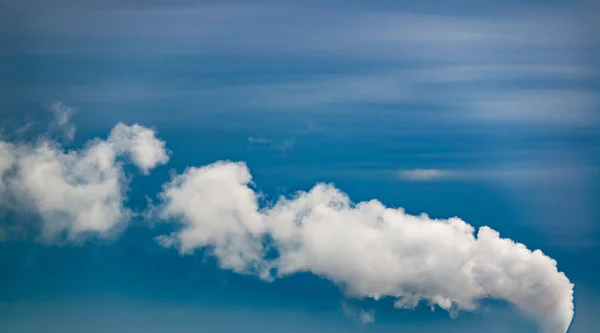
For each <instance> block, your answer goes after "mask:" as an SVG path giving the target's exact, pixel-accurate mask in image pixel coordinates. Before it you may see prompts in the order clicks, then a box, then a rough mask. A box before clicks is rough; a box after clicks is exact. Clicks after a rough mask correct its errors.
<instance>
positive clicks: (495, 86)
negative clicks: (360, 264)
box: [0, 0, 600, 333]
mask: <svg viewBox="0 0 600 333" xmlns="http://www.w3.org/2000/svg"><path fill="white" fill-rule="evenodd" d="M2 8H4V9H2ZM599 10H600V6H599V4H598V2H597V1H570V2H560V1H503V2H502V3H501V4H499V3H498V2H493V1H477V2H475V1H461V0H458V1H443V0H438V1H426V2H422V3H420V4H419V5H416V4H414V3H411V2H408V1H398V2H392V1H323V2H317V1H309V2H302V1H285V2H276V1H224V2H220V1H219V2H217V1H174V2H172V1H166V0H165V1H162V0H154V1H149V2H143V1H135V0H125V1H102V2H94V1H73V0H57V1H41V0H27V1H9V0H0V139H1V140H3V141H4V142H12V143H25V142H29V143H34V142H38V141H39V140H40V137H43V138H49V140H56V141H57V142H59V143H60V144H61V145H62V147H64V148H65V149H73V150H77V149H82V148H83V147H86V145H89V142H90V141H89V140H92V139H94V138H101V139H104V138H106V137H107V136H108V135H109V133H110V131H111V129H112V128H113V127H114V126H115V125H116V124H117V123H119V122H122V123H125V124H133V123H138V124H140V125H143V126H147V127H149V128H152V129H154V130H155V132H156V135H157V137H159V138H160V139H161V140H164V141H165V142H166V148H167V149H168V150H169V151H170V155H169V157H170V160H169V162H168V163H166V164H165V165H160V166H158V167H156V168H155V169H153V170H152V171H151V172H150V173H149V174H148V175H144V174H142V173H141V172H139V171H137V170H134V168H131V170H130V169H127V167H126V169H125V172H126V174H127V177H128V178H130V182H129V184H128V186H127V191H126V201H125V203H124V205H125V206H126V207H128V208H129V209H131V210H132V211H134V212H136V213H139V214H137V215H134V216H133V217H132V218H131V219H130V221H128V222H127V223H128V224H127V225H128V227H127V228H122V229H121V230H120V231H119V232H118V233H116V234H113V235H111V236H110V237H107V238H104V237H90V238H87V239H85V240H84V241H80V242H74V243H73V242H66V243H65V242H45V241H41V240H40V239H39V238H38V237H36V236H35V235H36V234H35V232H36V231H35V230H36V227H37V226H39V225H40V223H41V222H40V217H39V216H36V214H35V213H33V214H28V213H27V214H22V212H21V211H20V210H19V209H16V210H15V209H14V207H12V206H10V205H3V204H2V202H0V229H3V228H4V229H6V230H9V229H10V227H11V226H15V225H20V224H23V225H27V226H32V228H33V232H32V233H31V234H28V235H27V236H26V237H11V235H10V233H9V232H0V332H3V333H28V332H48V333H52V332H60V333H70V332H73V333H75V332H90V333H96V332H98V333H105V332H111V333H112V332H114V333H121V332H123V333H124V332H128V333H129V332H148V333H158V332H176V333H179V332H181V333H186V332H214V333H225V332H249V333H251V332H261V333H275V332H290V333H295V332H315V333H316V332H328V333H329V332H331V333H333V332H365V333H366V332H423V333H430V332H431V333H433V332H489V333H503V332H516V333H528V332H538V331H539V325H538V324H537V323H536V321H535V320H534V319H532V318H531V317H530V316H528V315H526V314H524V313H522V312H521V311H520V310H518V309H516V308H515V307H514V306H511V305H510V304H507V303H506V302H503V301H502V300H483V301H482V304H481V306H480V307H479V308H478V309H477V310H475V311H473V312H468V311H464V312H460V313H458V316H457V317H456V318H452V317H451V316H450V315H449V314H448V312H446V311H444V310H443V309H440V308H436V309H435V311H432V310H431V309H430V308H429V307H428V306H427V305H426V304H423V305H421V306H419V307H417V308H416V309H414V310H412V309H395V308H394V300H393V299H391V298H383V299H381V300H377V301H376V300H374V299H370V298H365V299H356V298H352V297H349V296H348V295H346V294H345V293H344V292H343V289H342V288H341V287H340V286H338V285H336V284H335V283H333V282H331V281H329V280H327V279H325V278H323V277H320V276H318V274H311V273H310V272H306V273H297V274H294V275H292V276H289V277H285V278H283V279H278V280H275V281H273V282H264V281H261V280H260V279H259V278H257V277H255V276H252V275H243V274H242V275H240V274H236V273H234V272H232V271H230V270H226V269H221V268H220V267H219V265H218V260H216V259H215V257H214V256H213V255H211V252H210V250H209V249H197V250H196V251H195V252H194V253H193V254H191V255H185V256H182V255H180V254H179V253H178V252H177V251H176V250H175V249H173V248H165V247H162V246H161V245H159V244H158V243H157V242H156V241H155V239H154V237H155V236H157V235H161V234H164V233H165V232H166V231H168V230H171V229H173V228H176V226H173V225H171V224H165V223H161V222H160V221H158V220H157V218H156V217H155V216H153V215H152V214H146V213H148V212H149V211H150V210H151V208H152V206H153V205H157V204H159V202H160V200H161V199H160V197H159V196H158V193H160V192H161V191H162V190H163V184H164V183H165V182H168V181H169V180H170V179H171V177H172V176H173V175H175V174H179V173H182V172H183V171H184V170H185V169H186V168H187V167H192V166H196V167H200V166H204V165H208V164H211V163H213V162H216V161H219V160H231V161H245V162H246V163H247V165H248V168H249V170H250V172H251V173H252V176H253V181H254V184H253V186H254V187H255V188H256V189H257V191H259V192H260V193H262V194H263V195H264V198H265V199H266V200H267V201H269V200H276V199H277V198H278V197H279V196H281V195H283V196H293V195H294V193H296V192H297V191H307V190H310V189H311V188H312V187H313V186H314V185H315V184H316V183H318V182H325V183H333V184H334V185H335V186H336V187H337V188H339V189H340V190H341V191H343V192H345V193H347V194H348V196H349V197H350V198H351V200H352V201H353V202H355V203H357V202H361V201H366V200H371V199H378V200H380V201H381V202H382V203H383V204H385V205H386V206H390V207H402V208H404V209H405V210H406V211H407V212H408V213H410V214H414V215H418V214H420V213H426V214H428V215H429V216H430V217H432V218H444V219H445V218H450V217H454V216H458V217H460V218H461V219H463V220H464V221H466V222H467V223H469V224H471V225H473V226H475V227H480V226H489V227H491V228H493V229H495V230H497V231H499V232H500V234H501V236H502V237H506V238H510V239H512V240H514V241H516V242H520V243H523V244H525V245H526V246H527V247H528V248H529V249H541V250H542V251H543V252H544V254H546V255H548V256H550V257H551V258H553V259H555V260H556V261H557V263H558V264H557V266H558V269H559V271H561V272H564V273H565V274H566V276H567V277H568V278H569V280H570V281H571V282H572V283H574V284H575V288H574V290H575V316H574V320H573V323H572V326H571V328H570V330H569V332H570V333H586V332H593V331H595V330H596V328H597V327H600V316H599V315H600V312H599V310H598V309H599V308H600V208H599V207H600V205H598V203H599V202H600V177H599V175H600V173H599V172H598V171H599V169H598V168H599V167H600V152H599V149H600V138H599V137H598V133H600V131H599V126H598V125H599V123H598V120H599V119H600V118H599V115H600V110H599V103H598V96H599V95H598V92H599V91H600V90H599V88H600V71H599V68H598V61H597V59H598V58H599V56H600V52H599V51H600V25H598V23H597V22H596V21H597V20H596V18H597V17H596V16H597V15H594V13H598V12H599ZM56 101H60V102H62V103H64V104H65V105H68V106H70V107H72V108H73V109H74V110H75V112H74V113H73V114H72V117H71V118H70V119H69V122H70V124H73V125H74V128H75V136H74V138H73V139H72V140H64V138H62V137H59V135H58V134H57V131H55V130H54V129H53V127H52V126H51V123H52V122H53V121H55V120H53V115H52V113H51V112H49V110H50V109H51V105H53V104H52V103H55V102H56ZM0 148H1V147H0ZM1 156H2V155H0V157H1ZM0 171H1V169H0ZM1 176H2V173H0V177H1ZM1 179H2V178H0V180H1ZM0 185H2V182H0ZM2 186H3V185H2ZM0 200H3V196H2V187H1V186H0ZM363 312H364V313H366V312H369V313H373V314H374V318H373V320H372V321H373V322H370V321H366V322H365V321H364V320H361V319H360V318H358V317H357V314H360V313H363ZM548 333H554V332H548Z"/></svg>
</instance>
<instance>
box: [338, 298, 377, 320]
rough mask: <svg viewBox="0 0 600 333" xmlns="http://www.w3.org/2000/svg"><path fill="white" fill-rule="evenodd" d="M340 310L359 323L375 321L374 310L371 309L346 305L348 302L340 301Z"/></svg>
mask: <svg viewBox="0 0 600 333" xmlns="http://www.w3.org/2000/svg"><path fill="white" fill-rule="evenodd" d="M342 312H343V313H344V314H345V315H346V316H348V317H350V318H352V320H354V321H355V322H357V323H360V324H372V323H374V322H375V311H373V310H368V311H367V310H364V309H356V308H353V307H352V306H350V305H348V303H346V302H342Z"/></svg>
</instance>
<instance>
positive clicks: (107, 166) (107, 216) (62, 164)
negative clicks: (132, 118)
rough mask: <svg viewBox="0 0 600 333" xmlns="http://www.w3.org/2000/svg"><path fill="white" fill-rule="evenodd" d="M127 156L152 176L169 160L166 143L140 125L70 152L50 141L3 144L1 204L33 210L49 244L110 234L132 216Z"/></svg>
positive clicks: (0, 145)
mask: <svg viewBox="0 0 600 333" xmlns="http://www.w3.org/2000/svg"><path fill="white" fill-rule="evenodd" d="M122 157H129V160H131V162H133V163H134V164H135V165H136V166H138V167H139V168H140V170H142V172H144V173H147V172H148V170H150V169H152V168H154V167H155V166H157V165H159V164H164V163H166V162H167V161H168V154H167V152H166V150H165V147H164V142H163V141H161V140H159V139H157V138H156V137H155V133H154V131H152V130H151V129H148V128H145V127H143V126H139V125H137V124H136V125H133V126H127V125H124V124H118V125H117V126H115V128H114V129H113V130H112V132H111V134H110V136H109V137H108V138H107V139H106V140H101V139H94V140H91V141H89V142H88V143H87V144H86V145H85V147H84V148H82V149H80V150H65V149H64V148H63V147H62V146H61V145H60V144H58V143H57V142H54V141H52V140H49V139H40V141H38V142H37V143H35V144H25V143H8V142H4V141H0V204H4V205H6V206H11V207H12V208H16V209H19V210H26V211H32V212H34V213H35V214H36V215H39V217H40V218H41V220H42V222H43V223H42V234H43V237H44V238H45V239H54V238H55V237H57V236H59V235H61V234H65V236H66V238H67V239H68V240H78V239H80V238H81V237H83V236H85V235H87V234H89V233H95V234H98V235H106V234H108V233H109V232H111V231H113V230H114V228H115V227H116V226H117V225H118V224H119V222H124V221H126V220H127V219H128V218H129V216H130V212H129V210H127V209H126V208H125V207H124V205H123V204H124V201H125V197H124V192H125V191H126V189H127V185H128V184H127V180H126V178H125V175H124V172H123V167H122V166H123V162H124V161H125V160H123V159H122Z"/></svg>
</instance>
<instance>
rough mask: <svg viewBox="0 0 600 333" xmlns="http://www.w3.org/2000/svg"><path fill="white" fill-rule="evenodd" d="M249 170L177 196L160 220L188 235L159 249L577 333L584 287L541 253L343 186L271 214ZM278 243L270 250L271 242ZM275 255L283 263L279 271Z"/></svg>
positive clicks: (218, 171) (179, 180)
mask: <svg viewBox="0 0 600 333" xmlns="http://www.w3.org/2000/svg"><path fill="white" fill-rule="evenodd" d="M251 179H252V177H251V175H250V172H249V170H248V168H247V167H246V165H245V164H244V163H232V162H217V163H214V164H212V165H208V166H205V167H201V168H195V167H191V168H189V169H187V170H186V171H185V172H184V173H183V174H181V175H178V176H175V177H174V179H173V180H172V181H171V182H169V183H167V184H165V186H164V191H163V193H162V194H161V199H162V200H163V202H162V206H161V207H160V210H159V212H160V215H161V217H162V218H163V219H165V220H171V221H173V220H174V221H177V222H178V223H180V224H181V229H180V230H178V231H176V232H174V233H172V234H170V235H164V236H161V237H159V238H158V240H159V242H160V243H161V244H162V245H164V246H173V247H176V248H178V249H179V251H180V252H181V253H182V254H186V253H191V252H193V251H194V250H195V249H199V248H204V247H208V248H210V249H212V250H213V252H214V255H215V256H216V257H217V258H218V260H219V264H220V266H221V267H222V268H225V269H230V270H233V271H235V272H238V273H242V274H257V275H259V276H260V277H261V278H262V279H265V280H271V279H273V278H281V277H284V276H286V275H291V274H294V273H297V272H311V273H314V274H316V275H319V276H323V277H326V278H328V279H330V280H331V281H333V282H335V283H336V284H338V285H340V286H342V287H343V288H344V290H345V291H346V292H347V294H348V295H350V296H354V297H359V298H362V297H372V298H374V299H378V298H380V297H385V296H391V297H394V298H396V303H395V305H396V306H397V307H400V308H412V307H415V306H417V305H418V304H419V303H420V302H427V303H429V304H430V305H437V306H439V307H441V308H443V309H445V310H447V311H449V312H450V313H455V312H456V311H459V310H466V311H472V310H474V309H476V308H477V306H478V300H481V299H484V298H492V299H500V300H504V301H507V302H510V303H512V304H514V305H515V306H516V307H518V308H519V309H521V310H523V311H524V312H526V313H528V314H529V315H531V316H532V317H534V318H536V319H537V320H538V321H539V323H540V325H541V326H542V327H543V329H544V331H545V332H546V333H565V332H566V331H567V329H568V327H569V325H570V323H571V320H572V318H573V313H574V312H573V311H574V306H573V284H571V283H570V282H569V280H568V279H567V277H566V276H565V275H564V274H563V273H561V272H559V271H558V270H557V267H556V261H554V260H553V259H551V258H549V257H547V256H546V255H544V254H543V253H542V252H541V251H540V250H535V251H530V250H528V249H527V248H526V247H525V246H524V245H523V244H519V243H515V242H513V241H512V240H510V239H506V238H501V237H500V236H499V234H498V233H497V232H496V231H494V230H492V229H490V228H489V227H481V228H480V229H479V230H478V231H477V232H476V231H475V229H474V228H473V227H472V226H471V225H469V224H467V223H466V222H464V221H462V220H461V219H459V218H450V219H433V218H430V217H429V216H427V215H420V216H414V215H410V214H407V213H405V212H404V210H402V209H400V208H398V209H395V208H388V207H385V206H384V205H383V204H382V203H381V202H379V201H377V200H371V201H368V202H360V203H357V204H353V203H352V202H351V201H350V199H349V198H348V196H347V195H346V194H344V193H342V192H341V191H339V190H338V189H336V188H335V187H333V186H332V185H327V184H317V185H316V186H315V187H314V188H313V189H311V190H310V191H309V192H299V193H297V195H296V196H295V197H293V198H280V199H279V200H278V201H277V202H276V203H275V204H273V205H271V206H270V207H265V208H260V207H259V204H258V198H259V194H257V193H256V192H255V191H253V190H252V189H251V188H250V187H248V185H249V184H250V183H251ZM267 239H269V240H268V241H267ZM270 247H274V248H275V249H276V250H277V252H278V256H277V257H276V258H274V259H267V257H266V253H267V251H269V250H270Z"/></svg>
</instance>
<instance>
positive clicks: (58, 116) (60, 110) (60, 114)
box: [50, 102, 75, 140]
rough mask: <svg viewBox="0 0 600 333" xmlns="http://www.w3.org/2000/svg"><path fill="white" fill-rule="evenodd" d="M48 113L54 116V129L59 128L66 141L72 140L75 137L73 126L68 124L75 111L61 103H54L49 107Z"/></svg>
mask: <svg viewBox="0 0 600 333" xmlns="http://www.w3.org/2000/svg"><path fill="white" fill-rule="evenodd" d="M50 111H51V112H52V113H53V114H54V118H55V122H54V123H53V124H52V125H53V126H54V127H57V128H59V129H60V130H61V131H62V132H63V135H64V137H65V139H67V140H73V138H74V137H75V125H73V124H71V123H70V120H71V117H72V116H73V114H74V113H75V109H74V108H72V107H70V106H68V105H66V104H64V103H62V102H54V103H53V104H52V106H51V107H50Z"/></svg>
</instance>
